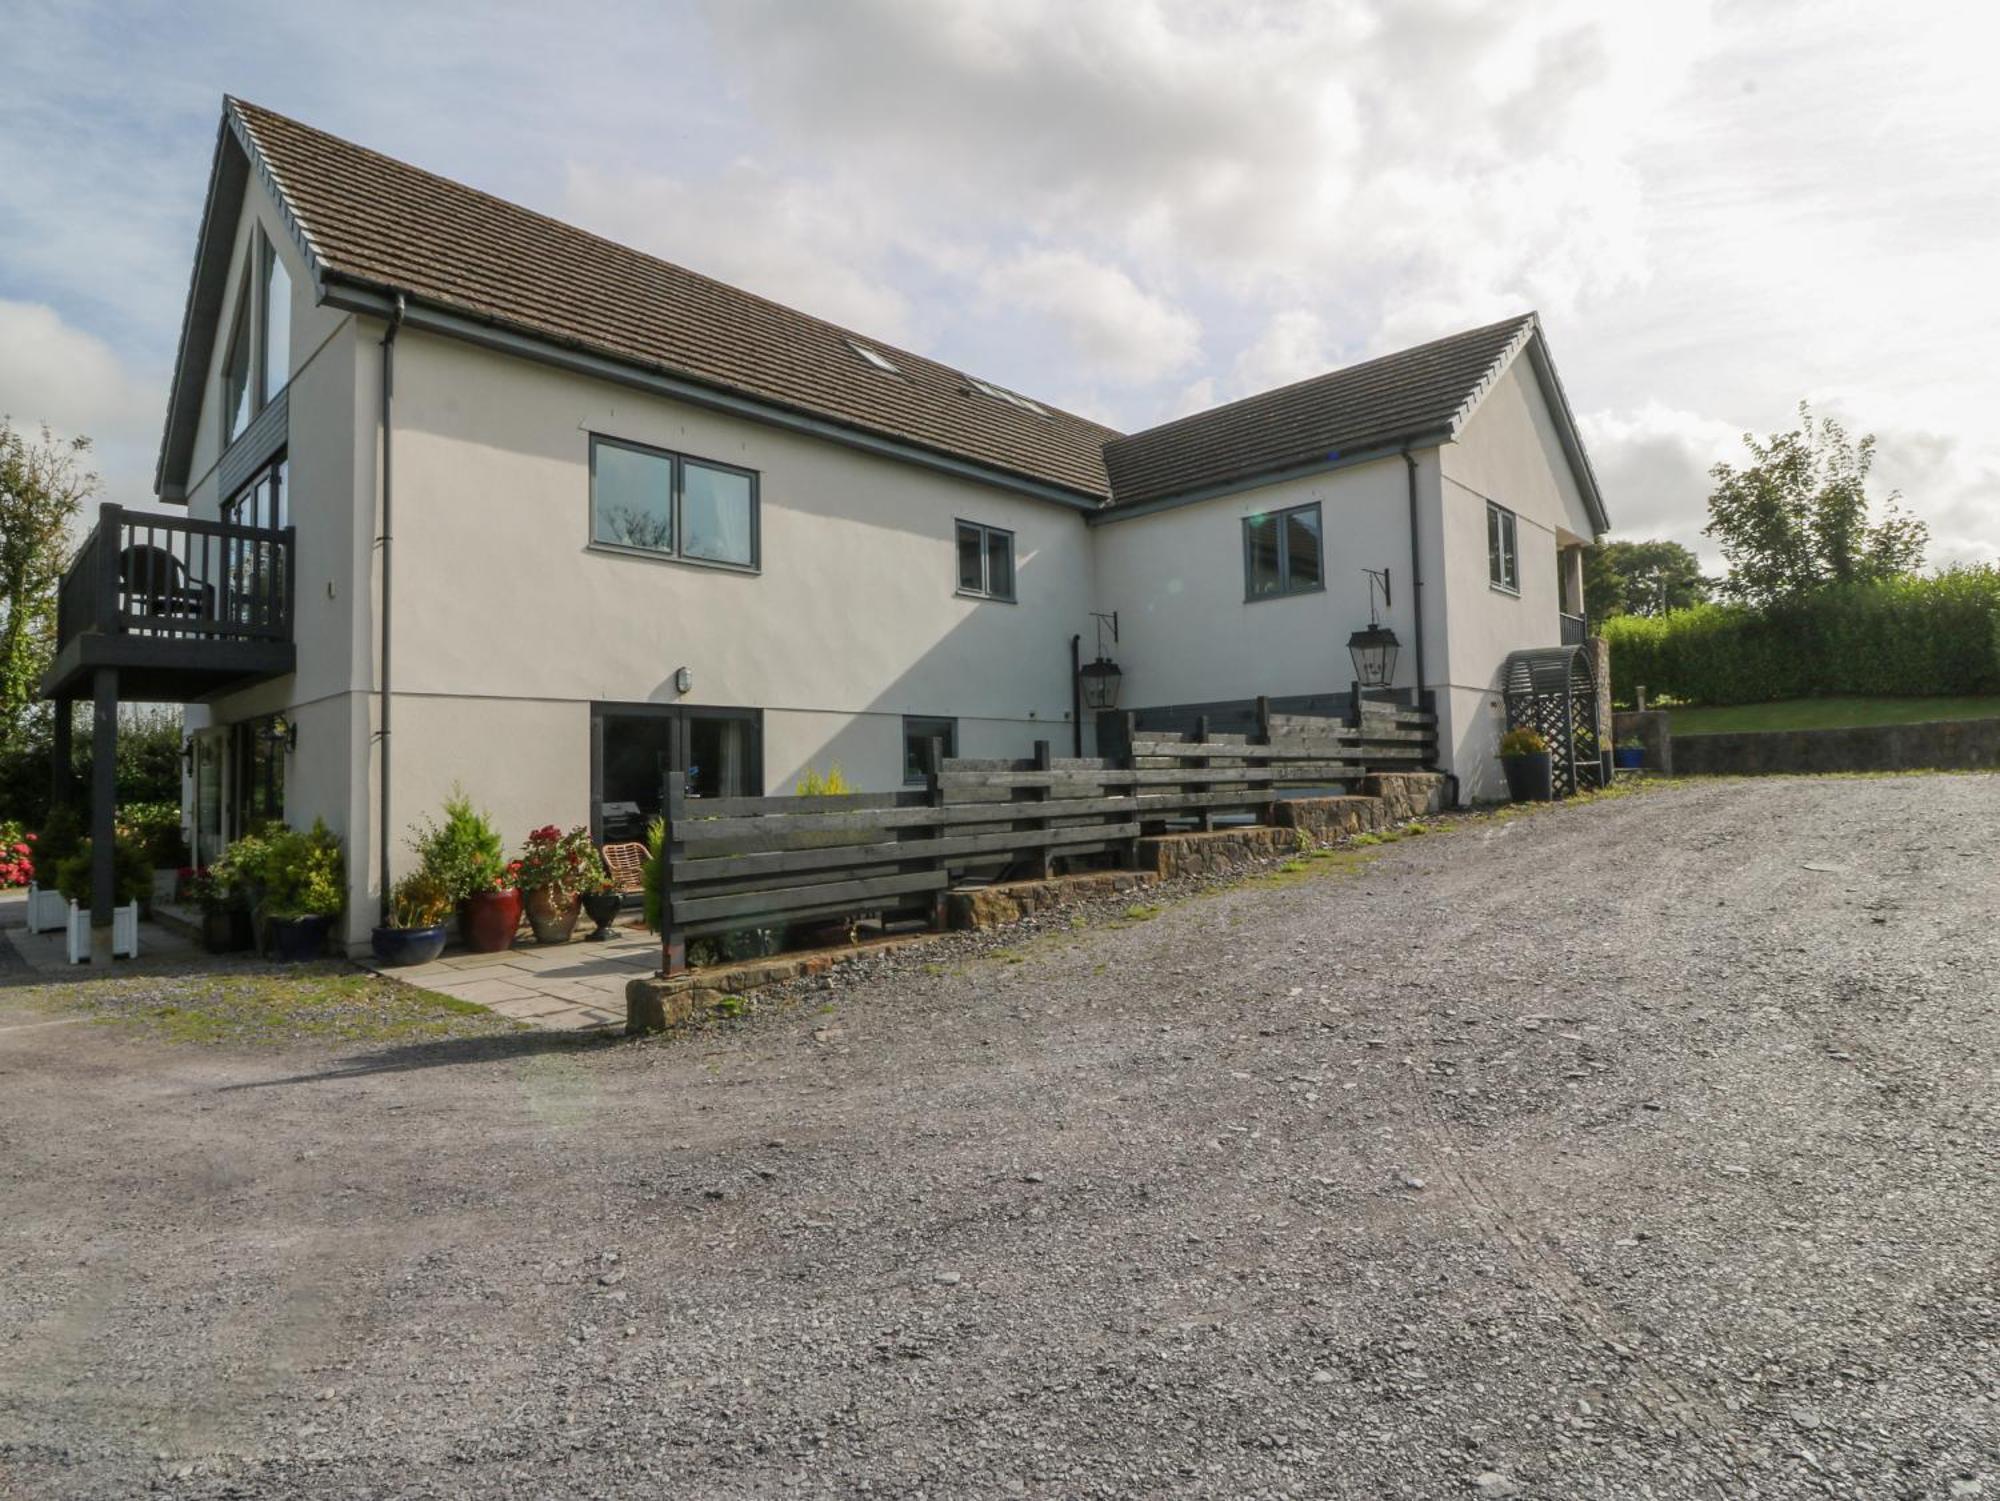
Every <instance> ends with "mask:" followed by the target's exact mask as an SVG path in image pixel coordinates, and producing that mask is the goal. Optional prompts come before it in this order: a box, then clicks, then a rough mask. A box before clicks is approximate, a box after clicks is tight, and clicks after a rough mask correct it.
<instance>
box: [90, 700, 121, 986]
mask: <svg viewBox="0 0 2000 1501" xmlns="http://www.w3.org/2000/svg"><path fill="white" fill-rule="evenodd" d="M92 689H93V692H92V696H91V707H92V710H93V712H92V715H91V721H90V927H91V936H90V952H91V958H92V959H93V960H94V959H96V958H97V955H98V953H99V951H100V949H101V950H102V952H103V953H104V955H105V957H107V958H108V957H110V953H111V910H112V908H113V907H115V906H116V905H117V904H118V886H117V863H116V862H117V850H116V842H117V836H118V819H117V813H118V669H117V668H115V667H100V668H98V669H97V675H96V678H95V681H94V682H93V684H92Z"/></svg>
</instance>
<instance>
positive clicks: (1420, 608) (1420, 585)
mask: <svg viewBox="0 0 2000 1501" xmlns="http://www.w3.org/2000/svg"><path fill="white" fill-rule="evenodd" d="M1403 462H1404V463H1405V464H1407V465H1408V466H1409V471H1410V618H1411V623H1412V624H1411V636H1412V637H1413V644H1414V645H1415V647H1416V657H1417V702H1416V707H1417V708H1419V709H1421V708H1422V707H1423V706H1424V557H1423V549H1422V548H1421V546H1419V544H1418V538H1417V456H1416V455H1415V454H1413V453H1411V452H1410V451H1409V449H1407V448H1406V449H1404V450H1403Z"/></svg>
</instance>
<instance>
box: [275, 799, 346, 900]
mask: <svg viewBox="0 0 2000 1501" xmlns="http://www.w3.org/2000/svg"><path fill="white" fill-rule="evenodd" d="M263 866H264V873H265V883H264V911H265V913H266V914H267V915H268V916H271V917H333V916H335V915H337V914H338V913H339V911H340V909H341V908H342V907H344V906H345V905H346V904H347V867H346V862H345V861H344V860H343V859H342V858H341V853H340V840H339V838H338V837H337V836H336V835H335V834H334V833H333V831H332V830H330V829H328V828H327V826H326V825H325V824H324V823H323V822H321V821H320V820H319V819H314V820H313V826H312V828H310V829H309V830H307V831H306V832H304V833H300V832H299V831H298V830H296V829H286V830H284V831H283V832H282V833H278V834H273V835H272V836H271V837H270V839H269V841H268V843H267V845H266V847H265V853H264V861H263Z"/></svg>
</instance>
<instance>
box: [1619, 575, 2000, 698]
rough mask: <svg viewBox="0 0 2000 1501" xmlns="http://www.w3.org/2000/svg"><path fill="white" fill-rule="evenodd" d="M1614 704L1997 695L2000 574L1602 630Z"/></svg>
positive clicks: (1910, 581)
mask: <svg viewBox="0 0 2000 1501" xmlns="http://www.w3.org/2000/svg"><path fill="white" fill-rule="evenodd" d="M1603 629H1604V635H1605V639H1606V640H1608V641H1609V642H1610V643H1611V682H1612V692H1613V696H1614V697H1615V698H1616V699H1617V701H1618V702H1619V703H1621V704H1629V703H1630V702H1631V701H1632V691H1633V689H1634V688H1635V687H1636V686H1637V685H1638V684H1641V683H1643V684H1645V687H1646V696H1647V698H1648V699H1649V700H1651V699H1660V698H1671V699H1674V700H1677V701H1679V702H1682V703H1690V704H1752V703H1767V702H1771V701H1773V700H1777V699H1789V698H1815V697H1821V696H1824V695H1829V694H1853V695H1859V696H1866V697H1877V696H1887V697H1896V696H1909V695H1919V694H1921V695H1934V694H1949V695H1972V694H1981V693H2000V569H1995V568H1991V567H1979V568H1955V569H1950V570H1948V571H1946V572H1944V573H1941V574H1936V575H1933V576H1930V577H1927V578H1919V577H1914V576H1912V577H1908V578H1900V579H1891V580H1889V581H1887V582H1884V583H1880V584H1856V585H1852V586H1847V587H1842V588H1836V589H1827V590H1824V591H1822V592H1821V593H1818V594H1815V595H1812V596H1809V597H1808V598H1806V599H1804V600H1801V601H1798V602H1796V603H1792V604H1786V605H1777V606H1773V607H1771V608H1770V609H1766V610H1753V609H1748V608H1745V607H1743V606H1739V605H1697V606H1696V607H1695V608H1694V609H1691V610H1677V611H1675V612H1674V613H1672V614H1670V615H1660V616H1639V615H1618V616H1613V617H1612V618H1611V619H1609V620H1607V621H1605V622H1604V627H1603Z"/></svg>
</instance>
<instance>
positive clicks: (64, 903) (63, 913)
mask: <svg viewBox="0 0 2000 1501" xmlns="http://www.w3.org/2000/svg"><path fill="white" fill-rule="evenodd" d="M68 921H69V902H68V900H67V899H66V898H65V897H64V896H63V894H62V893H61V892H60V891H56V890H54V889H52V888H46V887H42V886H37V885H36V884H35V883H34V882H33V881H30V882H29V883H28V931H29V932H30V933H53V932H55V931H56V930H57V929H58V928H60V927H62V925H63V924H64V923H66V922H68Z"/></svg>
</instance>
